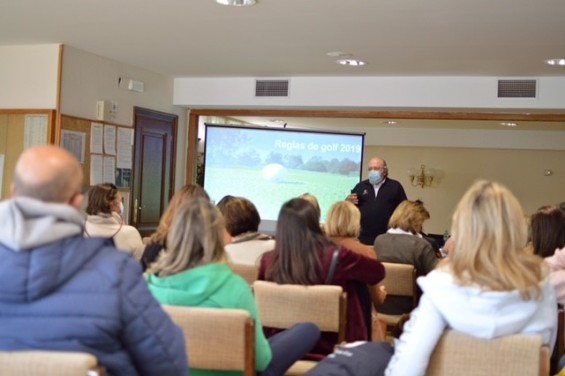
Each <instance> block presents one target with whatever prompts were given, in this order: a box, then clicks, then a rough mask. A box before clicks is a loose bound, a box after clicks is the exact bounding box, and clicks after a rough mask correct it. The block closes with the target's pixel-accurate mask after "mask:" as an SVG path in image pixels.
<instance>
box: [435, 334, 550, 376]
mask: <svg viewBox="0 0 565 376" xmlns="http://www.w3.org/2000/svg"><path fill="white" fill-rule="evenodd" d="M542 346H543V341H542V338H541V337H540V336H526V335H518V334H517V335H511V336H505V337H500V338H496V339H492V340H487V339H481V338H476V337H472V336H469V335H465V334H463V333H460V332H456V331H453V330H447V331H446V332H445V333H444V334H443V335H442V337H441V338H440V340H439V342H438V344H437V346H436V348H435V350H434V352H433V354H432V357H431V359H430V363H429V365H428V369H427V372H426V375H427V376H453V375H458V376H484V375H496V376H522V375H523V376H533V375H539V374H540V363H541V362H542V359H541V354H542V352H541V349H542ZM546 375H547V373H546Z"/></svg>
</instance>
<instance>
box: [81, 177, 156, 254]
mask: <svg viewBox="0 0 565 376" xmlns="http://www.w3.org/2000/svg"><path fill="white" fill-rule="evenodd" d="M123 210H124V204H123V203H122V195H121V193H120V191H118V188H116V186H115V185H114V184H111V183H104V184H99V185H95V186H93V187H92V188H90V191H89V193H88V205H87V206H86V214H88V215H87V217H86V223H85V225H84V234H85V236H89V237H95V236H96V237H104V238H112V239H114V244H115V245H116V248H118V249H119V250H121V251H125V252H127V253H130V254H132V255H133V256H134V257H136V258H137V259H139V258H140V257H141V254H142V253H143V250H144V248H145V245H144V244H143V241H142V240H141V235H140V234H139V231H137V229H136V228H135V227H133V226H128V225H124V220H123V219H122V214H123Z"/></svg>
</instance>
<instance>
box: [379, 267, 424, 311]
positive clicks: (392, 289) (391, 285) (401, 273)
mask: <svg viewBox="0 0 565 376" xmlns="http://www.w3.org/2000/svg"><path fill="white" fill-rule="evenodd" d="M382 264H383V266H384V268H385V272H386V276H385V278H384V279H383V280H382V282H381V284H383V285H384V286H385V287H386V292H387V296H388V295H390V296H411V297H412V298H413V299H412V300H413V307H416V306H417V305H418V298H419V296H418V295H419V294H418V289H417V288H416V268H414V265H411V264H395V263H391V262H383V263H382Z"/></svg>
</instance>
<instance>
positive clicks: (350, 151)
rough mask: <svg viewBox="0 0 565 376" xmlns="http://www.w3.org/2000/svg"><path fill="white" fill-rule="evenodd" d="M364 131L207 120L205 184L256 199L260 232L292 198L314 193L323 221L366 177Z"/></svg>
mask: <svg viewBox="0 0 565 376" xmlns="http://www.w3.org/2000/svg"><path fill="white" fill-rule="evenodd" d="M363 141H364V134H353V133H336V132H320V131H310V130H308V131H305V130H297V129H280V128H266V127H264V128H255V127H253V128H252V127H235V126H226V125H213V124H206V137H205V145H204V189H205V190H206V192H208V194H209V195H210V199H211V200H213V201H214V202H216V203H217V202H219V201H220V200H221V199H222V197H224V196H226V195H232V196H240V197H245V198H247V199H249V200H250V201H251V202H253V203H254V204H255V206H256V207H257V210H258V211H259V215H260V216H261V220H262V221H261V231H265V232H273V231H274V230H275V223H276V220H277V217H278V213H279V210H280V208H281V206H282V204H283V203H284V202H286V201H287V200H289V199H291V198H293V197H297V196H300V195H301V194H304V193H310V194H312V195H314V196H316V198H317V199H318V202H319V204H320V208H321V211H322V220H321V221H322V222H324V219H325V215H326V212H327V210H328V209H329V207H330V206H331V205H332V204H333V203H335V202H336V201H340V200H344V199H345V197H346V196H347V195H348V194H349V192H350V191H351V189H352V188H353V187H354V186H355V184H357V183H358V182H359V180H360V178H361V166H362V161H363Z"/></svg>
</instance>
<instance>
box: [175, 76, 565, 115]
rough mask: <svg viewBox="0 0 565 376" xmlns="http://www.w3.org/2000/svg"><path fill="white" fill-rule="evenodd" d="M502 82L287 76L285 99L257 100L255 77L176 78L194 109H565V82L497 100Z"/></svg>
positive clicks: (545, 81)
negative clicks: (535, 92)
mask: <svg viewBox="0 0 565 376" xmlns="http://www.w3.org/2000/svg"><path fill="white" fill-rule="evenodd" d="M501 78H502V79H504V78H505V77H290V78H287V77H282V79H289V81H290V82H289V96H288V97H285V98H280V97H269V98H263V97H261V98H256V97H255V78H253V77H213V78H176V79H175V85H174V104H176V105H183V106H190V107H193V108H238V107H246V108H261V107H262V108H285V107H286V108H295V109H300V108H329V107H334V108H375V107H377V108H379V107H380V108H382V107H410V108H430V107H435V108H482V109H489V108H490V109H501V108H530V109H563V108H565V100H564V98H565V77H538V78H537V79H538V95H537V98H533V99H531V98H500V99H499V98H497V84H498V80H499V79H501ZM514 78H516V77H514ZM529 78H530V79H531V77H529ZM279 79H281V77H279Z"/></svg>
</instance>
